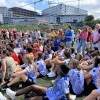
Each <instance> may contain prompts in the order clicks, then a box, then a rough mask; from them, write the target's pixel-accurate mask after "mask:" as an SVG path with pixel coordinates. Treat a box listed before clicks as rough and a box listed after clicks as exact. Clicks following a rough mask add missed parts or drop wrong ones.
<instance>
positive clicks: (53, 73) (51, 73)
mask: <svg viewBox="0 0 100 100" xmlns="http://www.w3.org/2000/svg"><path fill="white" fill-rule="evenodd" d="M55 76H56V74H55V72H53V71H52V72H50V73H49V75H48V77H55Z"/></svg>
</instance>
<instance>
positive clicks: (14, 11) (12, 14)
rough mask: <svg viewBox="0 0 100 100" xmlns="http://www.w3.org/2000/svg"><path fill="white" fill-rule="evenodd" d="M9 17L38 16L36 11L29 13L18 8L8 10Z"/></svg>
mask: <svg viewBox="0 0 100 100" xmlns="http://www.w3.org/2000/svg"><path fill="white" fill-rule="evenodd" d="M9 12H10V17H34V16H36V15H38V13H37V12H36V11H30V10H26V9H22V8H19V7H13V8H9Z"/></svg>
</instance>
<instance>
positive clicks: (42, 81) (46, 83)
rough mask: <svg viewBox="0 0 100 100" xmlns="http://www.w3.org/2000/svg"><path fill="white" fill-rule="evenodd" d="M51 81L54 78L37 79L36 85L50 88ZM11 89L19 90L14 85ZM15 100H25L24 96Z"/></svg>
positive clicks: (17, 86)
mask: <svg viewBox="0 0 100 100" xmlns="http://www.w3.org/2000/svg"><path fill="white" fill-rule="evenodd" d="M53 79H54V78H47V77H45V78H39V79H37V83H36V84H37V85H40V86H45V87H50V86H51V85H52V84H51V80H53ZM11 89H12V90H14V91H17V90H19V89H21V88H19V84H16V85H14V86H12V88H11ZM3 94H4V95H5V96H6V94H5V93H3ZM6 97H7V96H6ZM83 98H84V96H83V97H78V98H76V100H83ZM16 100H25V99H24V95H22V96H19V97H17V99H16Z"/></svg>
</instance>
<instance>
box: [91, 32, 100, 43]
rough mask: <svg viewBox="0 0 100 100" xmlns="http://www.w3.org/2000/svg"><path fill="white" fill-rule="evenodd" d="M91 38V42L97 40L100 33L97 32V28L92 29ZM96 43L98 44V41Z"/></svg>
mask: <svg viewBox="0 0 100 100" xmlns="http://www.w3.org/2000/svg"><path fill="white" fill-rule="evenodd" d="M92 38H93V42H96V41H97V40H99V38H100V34H99V33H98V31H97V30H94V32H93V33H92ZM96 44H100V41H99V42H98V43H96Z"/></svg>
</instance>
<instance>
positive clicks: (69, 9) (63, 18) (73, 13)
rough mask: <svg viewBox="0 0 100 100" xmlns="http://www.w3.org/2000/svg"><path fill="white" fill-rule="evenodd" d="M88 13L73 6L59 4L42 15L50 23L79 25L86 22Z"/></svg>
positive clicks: (44, 11)
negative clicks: (78, 23)
mask: <svg viewBox="0 0 100 100" xmlns="http://www.w3.org/2000/svg"><path fill="white" fill-rule="evenodd" d="M87 14H88V12H87V11H86V10H83V9H79V8H76V7H73V6H69V5H65V4H59V5H57V6H53V7H50V8H48V9H45V10H43V11H42V15H44V17H45V18H46V19H47V20H48V21H49V23H58V24H60V23H66V22H71V23H77V22H80V21H84V19H85V17H86V15H87Z"/></svg>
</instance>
